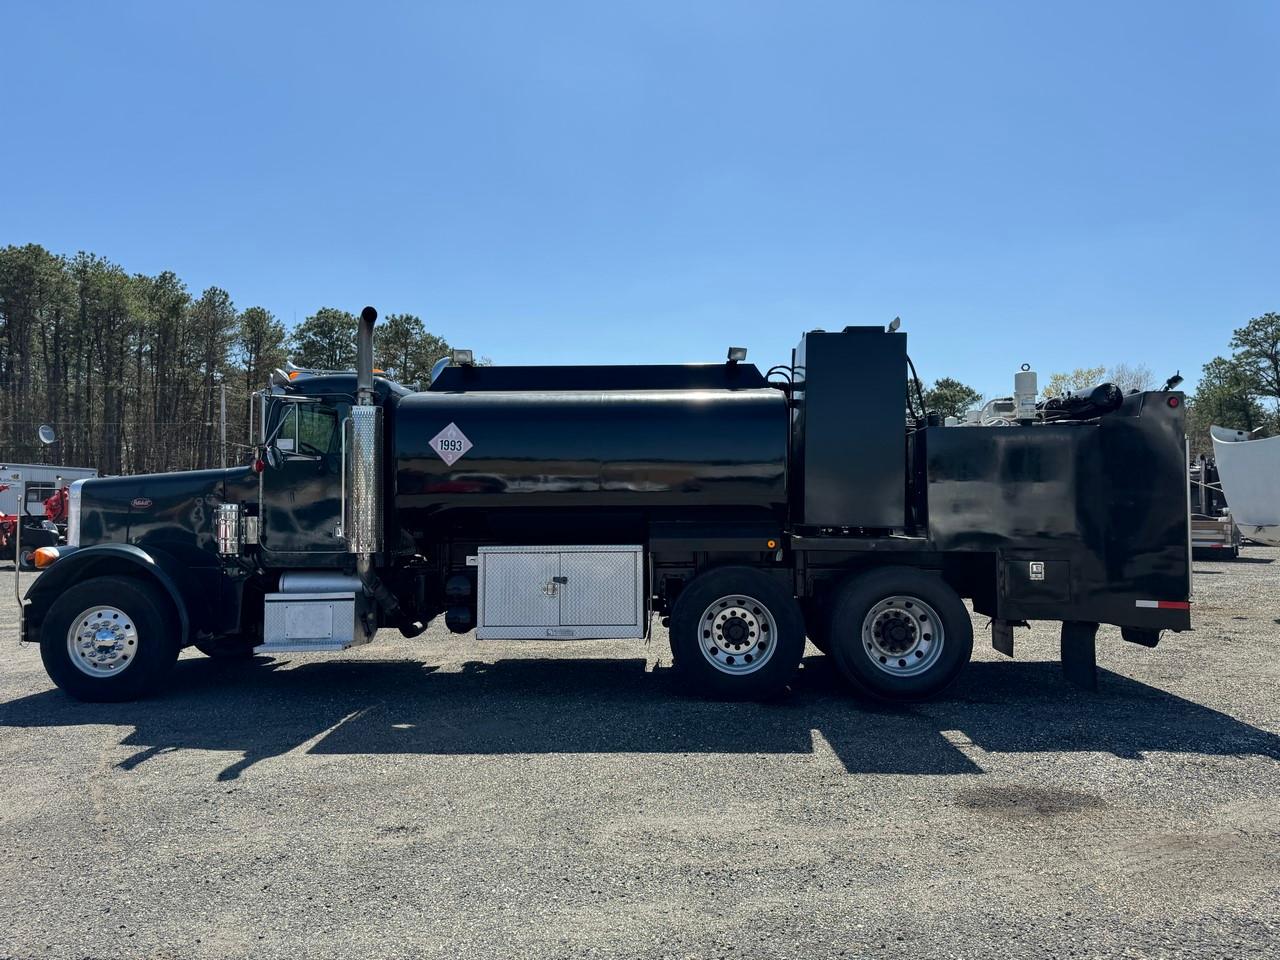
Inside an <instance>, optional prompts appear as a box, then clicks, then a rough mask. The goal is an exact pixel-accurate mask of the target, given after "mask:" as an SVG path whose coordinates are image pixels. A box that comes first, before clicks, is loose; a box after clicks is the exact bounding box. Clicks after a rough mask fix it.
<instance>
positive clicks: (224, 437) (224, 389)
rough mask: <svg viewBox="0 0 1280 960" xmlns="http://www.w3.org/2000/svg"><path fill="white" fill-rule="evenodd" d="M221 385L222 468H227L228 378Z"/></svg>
mask: <svg viewBox="0 0 1280 960" xmlns="http://www.w3.org/2000/svg"><path fill="white" fill-rule="evenodd" d="M221 387H222V399H221V401H220V407H221V420H222V430H221V436H222V469H223V470H225V469H227V381H226V380H223V381H222V383H221Z"/></svg>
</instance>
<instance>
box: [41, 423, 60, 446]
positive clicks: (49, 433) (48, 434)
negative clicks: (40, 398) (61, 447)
mask: <svg viewBox="0 0 1280 960" xmlns="http://www.w3.org/2000/svg"><path fill="white" fill-rule="evenodd" d="M36 433H38V434H39V435H40V442H41V443H43V444H50V443H53V442H54V441H55V440H57V439H58V434H57V433H55V432H54V429H53V427H51V426H50V425H49V424H47V423H42V424H40V429H39V430H37V431H36Z"/></svg>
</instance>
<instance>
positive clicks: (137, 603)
mask: <svg viewBox="0 0 1280 960" xmlns="http://www.w3.org/2000/svg"><path fill="white" fill-rule="evenodd" d="M95 607H99V608H101V609H99V610H95V609H94V608H95ZM95 615H100V619H97V620H95ZM95 623H98V624H101V626H100V627H99V628H98V629H97V630H96V631H95V630H94V625H95ZM76 631H79V632H76ZM178 633H179V629H178V618H177V614H176V612H175V611H174V609H173V604H172V602H171V601H170V599H169V597H168V595H167V594H165V593H164V591H162V590H161V589H160V588H159V587H158V586H157V585H156V584H153V583H149V582H147V581H146V580H139V579H137V578H134V577H95V578H93V579H91V580H85V581H83V582H82V583H77V584H75V585H74V586H72V587H70V588H69V589H68V590H66V591H65V592H64V593H63V594H62V595H61V596H60V597H58V599H57V600H56V601H54V603H53V606H51V607H50V608H49V612H48V613H47V614H46V615H45V618H44V623H43V624H42V625H41V627H40V658H41V659H42V660H43V661H44V668H45V670H46V671H47V672H48V674H49V677H50V679H52V680H53V682H54V683H56V684H57V685H58V686H59V687H60V688H61V689H62V690H63V691H65V692H66V693H68V694H70V695H71V696H73V697H75V698H76V699H77V700H87V701H90V702H95V703H97V702H114V701H120V700H135V699H137V698H139V697H145V696H147V695H149V694H151V693H154V692H155V691H156V690H158V689H159V688H160V686H161V685H162V684H163V683H164V681H165V679H166V678H167V677H168V675H169V671H170V670H172V669H173V664H174V661H175V660H177V659H178V647H179V636H178ZM85 644H90V645H91V646H85ZM72 645H75V646H76V647H77V648H78V650H77V652H79V650H81V649H82V650H86V651H88V652H86V653H83V654H81V656H82V657H83V660H82V661H81V662H83V663H85V664H86V665H85V666H83V667H82V666H80V665H79V663H77V662H76V661H73V659H72V656H73V654H72ZM108 645H110V649H108ZM99 655H100V656H101V657H103V658H104V659H103V660H101V661H97V662H96V663H95V660H96V657H97V656H99Z"/></svg>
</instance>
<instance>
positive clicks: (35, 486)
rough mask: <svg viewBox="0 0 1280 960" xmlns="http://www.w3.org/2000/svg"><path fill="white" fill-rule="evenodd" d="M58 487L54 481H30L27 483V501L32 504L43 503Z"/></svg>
mask: <svg viewBox="0 0 1280 960" xmlns="http://www.w3.org/2000/svg"><path fill="white" fill-rule="evenodd" d="M55 489H56V487H55V486H54V485H53V484H52V483H28V484H27V503H28V504H30V505H31V506H36V505H43V504H44V502H45V501H46V500H47V499H49V498H50V497H52V496H53V492H54V490H55Z"/></svg>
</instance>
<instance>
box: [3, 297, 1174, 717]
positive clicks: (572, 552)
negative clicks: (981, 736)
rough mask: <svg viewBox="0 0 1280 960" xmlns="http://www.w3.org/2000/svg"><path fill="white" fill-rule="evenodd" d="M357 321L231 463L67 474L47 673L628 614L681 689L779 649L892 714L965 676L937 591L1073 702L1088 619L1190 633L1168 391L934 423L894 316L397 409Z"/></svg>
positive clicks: (45, 596)
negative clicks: (912, 395)
mask: <svg viewBox="0 0 1280 960" xmlns="http://www.w3.org/2000/svg"><path fill="white" fill-rule="evenodd" d="M376 319H377V313H376V311H374V310H373V309H372V308H366V309H365V310H364V311H363V313H362V315H361V319H360V327H359V335H358V344H357V347H358V350H357V355H358V360H357V369H356V371H354V372H323V371H300V370H297V369H293V370H290V371H288V372H286V371H283V370H282V371H277V372H276V373H275V374H274V375H273V376H272V378H271V383H270V384H269V386H268V387H267V388H266V389H265V390H263V391H262V392H261V393H260V394H258V395H257V401H258V402H259V403H260V404H261V406H260V413H259V415H258V416H257V417H256V418H255V420H256V421H257V430H258V435H257V436H256V437H255V438H254V439H255V442H256V444H257V447H256V451H257V453H256V459H255V462H254V463H252V464H251V465H247V466H244V467H239V468H234V469H228V470H205V471H197V472H186V473H171V474H157V475H150V476H134V477H115V478H110V479H91V480H82V481H77V482H76V483H75V484H74V486H73V488H72V490H71V494H70V504H69V517H68V523H69V527H68V536H67V545H66V546H65V547H46V548H44V549H43V550H41V551H40V552H39V556H38V557H37V562H38V563H39V565H40V566H41V567H42V569H43V571H44V572H43V574H42V575H41V576H40V577H39V578H37V580H36V581H35V583H34V584H33V585H32V586H31V588H30V590H29V591H28V592H27V594H26V597H25V601H24V605H23V614H22V618H23V632H24V636H25V637H29V638H32V639H35V638H38V639H39V643H40V647H41V654H42V656H43V660H44V664H45V666H46V668H47V670H48V672H49V675H50V676H51V677H52V678H53V680H54V682H55V683H57V685H58V686H60V687H61V688H62V689H64V690H65V691H67V692H68V693H69V694H71V695H72V696H75V697H79V698H82V699H86V700H118V699H125V698H133V697H138V696H141V695H144V694H148V693H151V692H153V691H155V690H156V689H157V688H159V687H160V686H161V684H162V683H163V681H164V679H165V676H166V674H167V673H168V672H169V670H170V668H171V667H172V665H173V663H174V660H175V659H176V658H177V656H178V653H179V651H180V650H181V649H182V648H184V647H187V646H195V647H197V648H199V650H201V651H203V652H204V653H206V654H208V655H210V656H214V657H251V656H253V655H254V654H255V653H258V654H273V653H277V652H287V651H302V650H308V651H314V650H342V649H345V648H347V647H350V646H353V645H357V644H362V643H367V642H369V641H370V640H372V639H373V637H374V635H375V633H376V632H377V630H378V629H379V628H383V627H390V628H398V629H399V630H400V631H401V632H402V633H403V634H405V635H406V636H415V635H417V634H419V633H421V632H422V631H423V630H424V629H425V627H426V625H427V624H428V623H429V622H430V621H431V620H433V619H434V618H437V617H440V616H443V617H444V620H445V623H446V624H447V625H448V627H449V628H450V629H452V630H454V631H456V632H469V631H472V630H474V631H475V632H476V635H477V636H478V637H479V638H480V639H482V640H494V641H514V640H519V639H532V638H539V639H558V640H576V639H591V638H632V639H636V640H640V639H644V638H647V637H648V636H649V631H650V624H651V621H652V620H653V618H654V617H655V616H657V617H660V618H662V622H663V623H664V624H665V625H666V626H668V628H669V632H670V640H671V649H672V654H673V660H674V664H675V667H676V670H677V671H678V673H679V674H680V675H682V677H683V678H684V679H685V680H686V682H687V684H688V686H689V687H690V688H691V689H692V690H694V691H696V692H699V693H702V694H705V695H709V696H714V697H724V698H767V697H771V696H775V695H777V694H778V693H779V692H780V691H782V690H784V689H785V687H786V685H787V684H788V682H789V680H790V679H791V677H792V675H793V673H794V671H795V670H796V668H797V665H798V664H799V661H800V659H801V656H802V653H803V650H804V646H805V638H806V636H807V637H808V638H809V639H810V640H811V641H812V642H813V643H814V644H815V645H816V646H817V647H818V648H819V649H821V650H822V651H824V652H825V653H827V654H828V655H829V656H831V657H832V658H834V661H835V664H836V665H837V666H838V668H839V670H840V672H841V674H843V676H844V677H845V678H846V679H847V680H848V682H849V683H850V684H851V685H852V686H853V687H855V688H857V689H858V690H860V691H862V692H864V693H865V694H868V695H871V696H874V697H879V698H886V699H901V700H910V699H921V698H926V697H930V696H933V695H936V694H937V693H939V692H940V691H941V690H942V689H943V688H945V687H946V686H947V684H948V683H950V682H951V681H952V680H953V679H954V678H955V677H956V675H957V674H958V673H959V671H960V670H961V669H962V668H963V667H964V665H965V663H966V662H967V661H968V660H969V657H970V654H971V652H972V644H973V628H972V621H971V619H970V614H969V612H968V610H967V609H966V606H965V604H964V598H968V599H970V600H971V601H972V606H973V610H974V611H975V612H976V613H977V614H979V615H981V616H983V617H986V618H990V622H991V631H992V642H993V643H994V645H995V646H996V647H997V649H999V650H1001V651H1003V652H1004V653H1006V654H1009V655H1012V653H1013V628H1014V626H1015V625H1017V624H1020V623H1023V622H1025V621H1030V620H1053V621H1062V658H1063V665H1064V669H1065V671H1066V674H1067V677H1068V679H1070V680H1072V681H1074V682H1077V683H1080V684H1086V685H1087V684H1091V683H1092V682H1093V679H1094V673H1095V669H1094V641H1095V633H1096V630H1097V627H1098V624H1100V623H1109V624H1115V625H1118V626H1120V627H1121V628H1122V636H1123V637H1124V639H1126V640H1129V641H1132V642H1136V643H1140V644H1144V645H1147V646H1155V645H1156V643H1157V641H1158V640H1159V637H1160V633H1161V631H1162V630H1166V629H1169V630H1186V629H1189V627H1190V541H1189V526H1188V510H1187V491H1188V486H1187V462H1188V461H1187V451H1186V438H1185V429H1184V410H1183V395H1182V394H1181V393H1177V392H1172V391H1148V392H1144V393H1133V394H1130V395H1128V396H1121V395H1120V392H1119V391H1118V390H1115V389H1114V388H1110V389H1107V388H1100V389H1099V390H1095V391H1094V392H1093V393H1092V394H1091V395H1089V396H1085V397H1080V398H1073V399H1069V400H1068V401H1065V402H1064V401H1055V402H1053V403H1048V404H1044V403H1042V404H1039V405H1038V406H1037V404H1036V403H1035V402H1034V392H1033V393H1032V394H1031V402H1030V403H1019V404H1017V412H1016V414H1013V413H1011V414H1010V417H1011V419H1008V420H1006V421H1002V422H1003V423H1005V425H1002V426H981V425H977V426H969V425H965V426H956V425H943V424H942V423H940V422H939V420H938V418H937V417H935V416H932V415H928V414H926V413H925V411H924V410H923V409H922V408H921V405H920V404H919V403H915V402H913V403H911V405H910V408H908V407H907V405H906V404H904V390H905V389H906V385H907V384H908V383H910V382H911V381H910V378H909V377H908V370H907V367H908V363H909V361H908V358H907V353H906V335H905V334H904V333H900V332H897V331H896V325H895V327H894V328H891V329H889V330H886V329H884V328H882V327H848V328H845V329H844V330H842V331H839V332H824V331H812V332H810V333H807V334H805V335H804V337H803V338H802V339H801V341H800V344H799V346H798V347H797V348H796V349H795V351H794V352H793V355H792V358H791V362H790V363H788V364H783V365H781V366H779V367H775V368H773V369H772V370H771V371H769V373H768V375H765V374H762V373H761V372H760V370H759V369H757V368H756V367H755V366H754V365H752V364H749V363H747V362H746V361H745V351H741V350H736V349H735V350H731V351H730V359H729V360H728V361H727V362H725V363H717V364H691V365H650V366H638V365H636V366H627V365H617V366H582V367H570V366H545V367H540V366H525V367H520V366H515V367H502V366H478V365H474V364H470V363H468V362H467V358H466V356H465V355H461V356H457V357H456V358H455V362H454V363H452V364H451V365H445V364H441V369H440V370H439V373H438V375H437V376H436V377H435V378H434V379H433V381H432V383H431V385H430V388H429V389H427V390H425V391H416V392H415V391H411V390H408V389H406V388H405V387H403V386H401V385H399V384H397V383H394V382H392V381H390V380H388V379H386V378H384V377H381V376H378V375H376V373H375V371H374V369H373V363H372V337H373V327H374V323H375V321H376ZM917 386H918V383H917ZM917 393H918V391H917ZM1023 399H1025V398H1023ZM1013 409H1014V407H1013V406H1012V405H1011V406H1010V410H1011V411H1012V410H1013Z"/></svg>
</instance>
